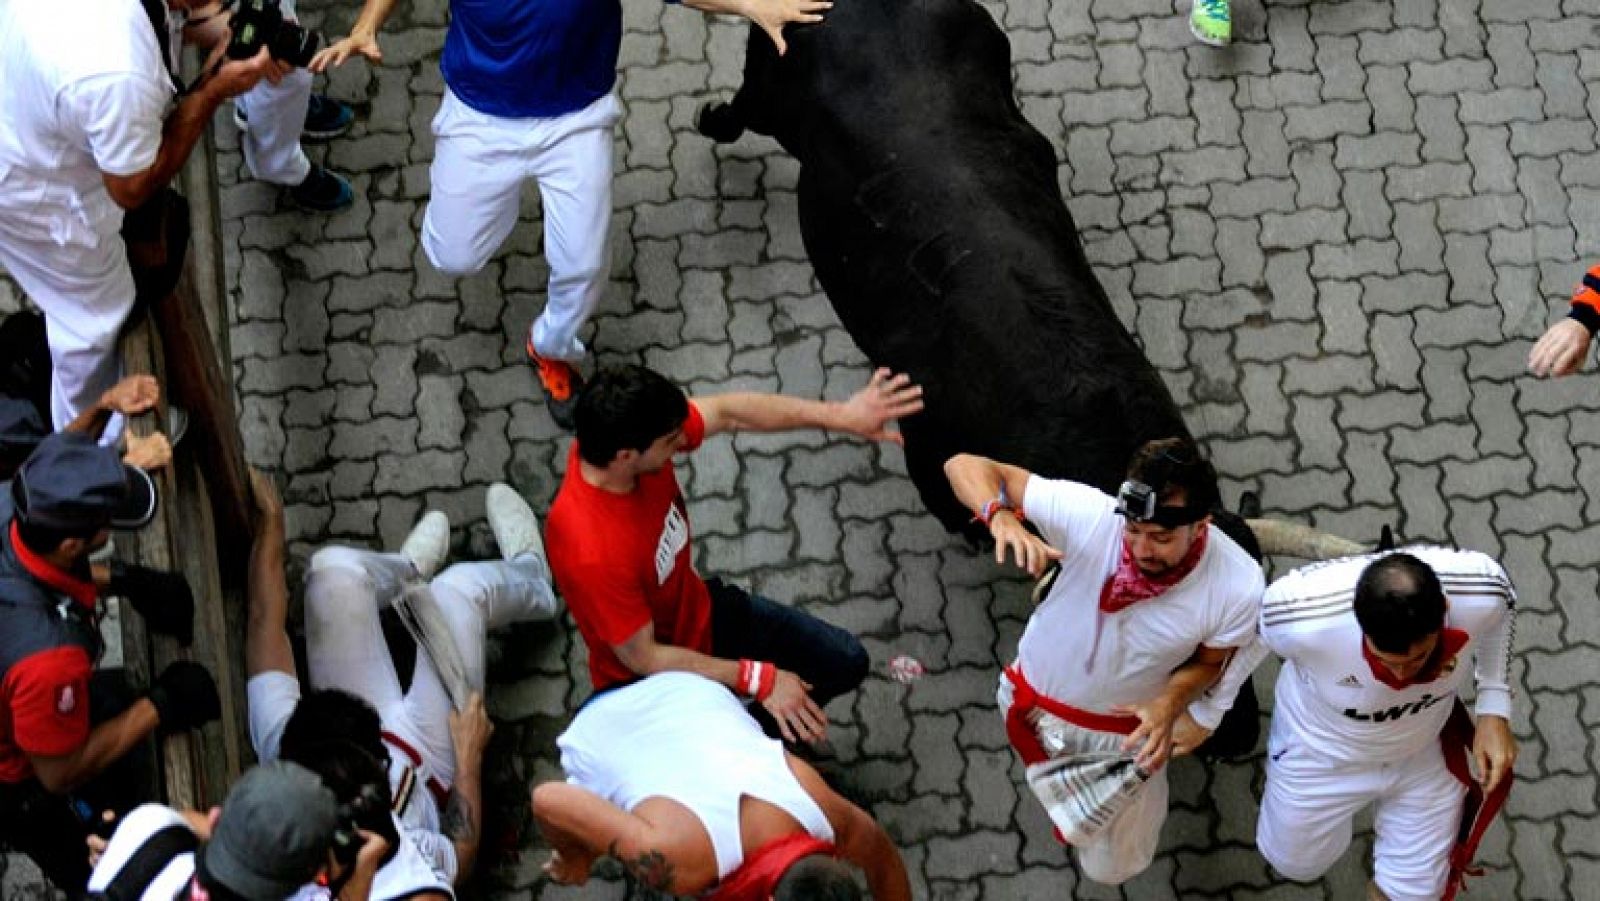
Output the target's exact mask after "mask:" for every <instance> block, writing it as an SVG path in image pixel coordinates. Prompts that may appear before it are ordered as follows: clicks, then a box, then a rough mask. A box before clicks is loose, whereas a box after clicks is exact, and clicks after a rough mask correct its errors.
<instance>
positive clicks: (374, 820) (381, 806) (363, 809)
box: [333, 784, 393, 867]
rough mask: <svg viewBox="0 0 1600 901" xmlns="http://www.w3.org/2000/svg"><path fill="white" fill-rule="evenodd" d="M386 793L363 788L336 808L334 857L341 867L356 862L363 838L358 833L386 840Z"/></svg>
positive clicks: (373, 788) (387, 813) (387, 807)
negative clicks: (372, 833)
mask: <svg viewBox="0 0 1600 901" xmlns="http://www.w3.org/2000/svg"><path fill="white" fill-rule="evenodd" d="M386 794H387V793H386V792H384V790H383V789H382V788H379V787H378V786H376V785H371V784H368V785H363V786H361V790H360V791H359V792H357V793H356V796H355V797H354V798H351V799H350V800H349V801H347V802H345V803H343V804H340V805H339V813H338V822H339V825H338V827H337V828H336V829H334V831H333V857H334V859H335V860H337V861H339V863H340V865H341V866H344V867H349V866H351V865H353V864H354V863H355V862H356V853H357V852H359V851H360V850H361V845H362V843H363V839H362V838H361V833H360V831H359V830H362V829H365V830H367V831H368V832H376V833H378V834H379V835H384V836H385V837H389V836H388V833H389V832H392V831H393V830H392V828H386V827H388V826H389V823H390V819H389V801H388V798H387V797H386Z"/></svg>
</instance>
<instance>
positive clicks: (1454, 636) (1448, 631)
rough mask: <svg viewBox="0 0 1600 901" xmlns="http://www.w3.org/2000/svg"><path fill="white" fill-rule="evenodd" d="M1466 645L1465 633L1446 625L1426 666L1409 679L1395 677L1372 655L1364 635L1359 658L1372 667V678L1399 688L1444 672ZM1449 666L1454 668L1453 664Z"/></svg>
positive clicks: (1430, 679)
mask: <svg viewBox="0 0 1600 901" xmlns="http://www.w3.org/2000/svg"><path fill="white" fill-rule="evenodd" d="M1466 646H1467V633H1465V632H1463V631H1461V630H1460V629H1452V628H1450V627H1449V626H1446V627H1445V628H1444V631H1442V632H1441V633H1440V634H1439V644H1438V645H1436V646H1435V647H1434V649H1433V658H1432V659H1430V660H1429V661H1428V665H1427V666H1424V667H1423V668H1422V669H1420V670H1418V671H1417V674H1416V675H1415V676H1412V677H1411V678H1409V679H1397V678H1395V675H1394V673H1393V672H1391V671H1390V670H1389V668H1388V667H1387V666H1384V665H1383V661H1381V660H1379V659H1378V658H1377V657H1375V656H1373V653H1372V649H1371V648H1369V647H1367V640H1366V638H1365V637H1363V638H1362V639H1361V659H1363V660H1365V661H1367V666H1369V667H1371V668H1372V676H1373V678H1375V679H1377V680H1378V681H1379V682H1382V683H1383V684H1385V685H1387V686H1389V687H1390V688H1394V689H1400V688H1407V687H1410V686H1412V685H1420V684H1422V683H1423V682H1432V681H1433V680H1435V679H1437V678H1439V677H1440V676H1442V675H1444V674H1445V672H1446V669H1445V667H1446V666H1449V665H1451V664H1454V663H1455V659H1456V655H1457V654H1459V653H1461V649H1462V648H1464V647H1466ZM1450 668H1451V669H1454V666H1451V667H1450Z"/></svg>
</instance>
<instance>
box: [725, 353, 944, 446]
mask: <svg viewBox="0 0 1600 901" xmlns="http://www.w3.org/2000/svg"><path fill="white" fill-rule="evenodd" d="M694 405H695V406H696V407H698V408H699V409H700V415H701V416H703V417H704V418H705V423H706V435H707V436H708V437H709V436H711V435H715V434H718V433H720V432H734V431H746V432H784V431H788V430H790V429H827V430H829V431H833V432H849V433H850V434H853V435H860V436H861V437H863V438H867V439H870V440H873V441H892V442H895V443H896V444H898V443H900V433H899V432H891V431H889V423H891V422H894V421H895V420H896V419H899V418H901V417H903V416H910V415H911V414H913V413H916V412H918V411H919V410H921V409H922V386H921V385H913V384H911V377H910V376H907V375H905V374H901V375H894V374H892V373H890V372H889V370H887V369H879V370H878V371H877V372H874V373H873V374H872V379H871V380H870V381H868V382H867V385H866V387H864V388H862V389H861V390H860V391H857V392H856V393H855V394H853V395H851V396H850V399H849V400H847V401H845V402H843V403H833V402H828V401H817V400H805V399H803V398H799V397H788V396H786V395H782V394H747V393H736V394H716V395H712V396H710V397H697V398H694Z"/></svg>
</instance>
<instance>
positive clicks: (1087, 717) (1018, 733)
mask: <svg viewBox="0 0 1600 901" xmlns="http://www.w3.org/2000/svg"><path fill="white" fill-rule="evenodd" d="M1005 675H1006V678H1007V679H1009V680H1011V709H1010V710H1008V711H1006V737H1007V738H1009V739H1010V740H1011V747H1013V748H1015V749H1016V751H1017V756H1018V757H1021V758H1022V762H1023V763H1024V764H1027V765H1029V766H1032V765H1033V764H1036V763H1043V762H1044V761H1046V760H1049V759H1050V755H1049V754H1046V753H1045V750H1044V746H1043V745H1041V744H1040V743H1039V733H1038V731H1036V730H1035V729H1034V728H1033V725H1032V724H1031V723H1029V722H1028V714H1029V713H1032V712H1033V711H1034V710H1035V709H1038V710H1043V711H1044V712H1045V713H1048V714H1051V715H1052V716H1057V717H1060V718H1061V719H1063V720H1066V721H1067V722H1069V723H1071V724H1072V725H1074V726H1078V727H1079V728H1082V729H1088V730H1090V731H1091V732H1114V733H1116V734H1118V735H1131V734H1132V733H1133V731H1134V730H1135V729H1138V728H1139V718H1138V717H1136V716H1112V715H1110V714H1105V713H1094V712H1093V711H1089V710H1082V709H1079V708H1077V707H1071V706H1068V705H1066V704H1063V703H1061V702H1060V701H1057V700H1054V699H1052V698H1049V697H1046V696H1045V695H1042V694H1040V693H1039V692H1038V691H1037V690H1036V689H1035V688H1034V687H1033V686H1032V685H1030V684H1028V680H1027V678H1026V677H1024V676H1023V675H1022V667H1021V665H1019V664H1016V663H1013V664H1012V665H1010V666H1008V667H1006V668H1005Z"/></svg>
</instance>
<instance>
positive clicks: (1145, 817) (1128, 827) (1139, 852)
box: [995, 675, 1167, 885]
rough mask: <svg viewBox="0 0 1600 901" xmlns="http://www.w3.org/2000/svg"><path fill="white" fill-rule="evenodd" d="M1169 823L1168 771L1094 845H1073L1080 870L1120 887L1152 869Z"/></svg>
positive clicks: (1005, 697)
mask: <svg viewBox="0 0 1600 901" xmlns="http://www.w3.org/2000/svg"><path fill="white" fill-rule="evenodd" d="M1012 691H1013V688H1012V685H1011V680H1010V679H1007V678H1006V677H1005V676H1004V675H1002V676H1001V677H1000V688H999V690H998V692H997V693H996V698H995V700H996V702H997V703H998V704H999V706H1000V720H1001V722H1002V723H1003V722H1005V719H1006V714H1007V713H1009V712H1010V710H1011V697H1012ZM1166 821H1167V768H1166V767H1162V768H1161V769H1159V770H1157V771H1156V772H1155V773H1153V774H1151V776H1150V779H1149V781H1147V782H1145V784H1144V790H1143V791H1141V792H1139V794H1137V795H1135V796H1134V799H1133V800H1132V801H1130V802H1128V806H1127V807H1124V808H1122V810H1120V811H1118V813H1117V815H1116V816H1115V817H1113V818H1112V820H1111V822H1109V823H1107V824H1106V825H1105V828H1103V829H1101V830H1100V831H1099V832H1098V833H1096V834H1095V837H1094V839H1093V840H1092V841H1090V842H1088V843H1086V844H1082V845H1073V846H1072V847H1073V850H1074V851H1075V852H1076V853H1077V856H1078V869H1079V870H1081V871H1082V872H1083V875H1085V876H1087V877H1088V878H1090V879H1093V880H1094V881H1095V882H1099V883H1101V884H1103V885H1121V884H1122V883H1124V882H1127V881H1128V880H1129V879H1132V878H1133V877H1135V876H1137V875H1139V874H1140V873H1143V872H1144V871H1145V870H1147V869H1149V868H1150V864H1151V863H1152V862H1154V861H1155V859H1156V848H1157V846H1159V845H1160V844H1161V826H1162V824H1164V823H1166Z"/></svg>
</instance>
